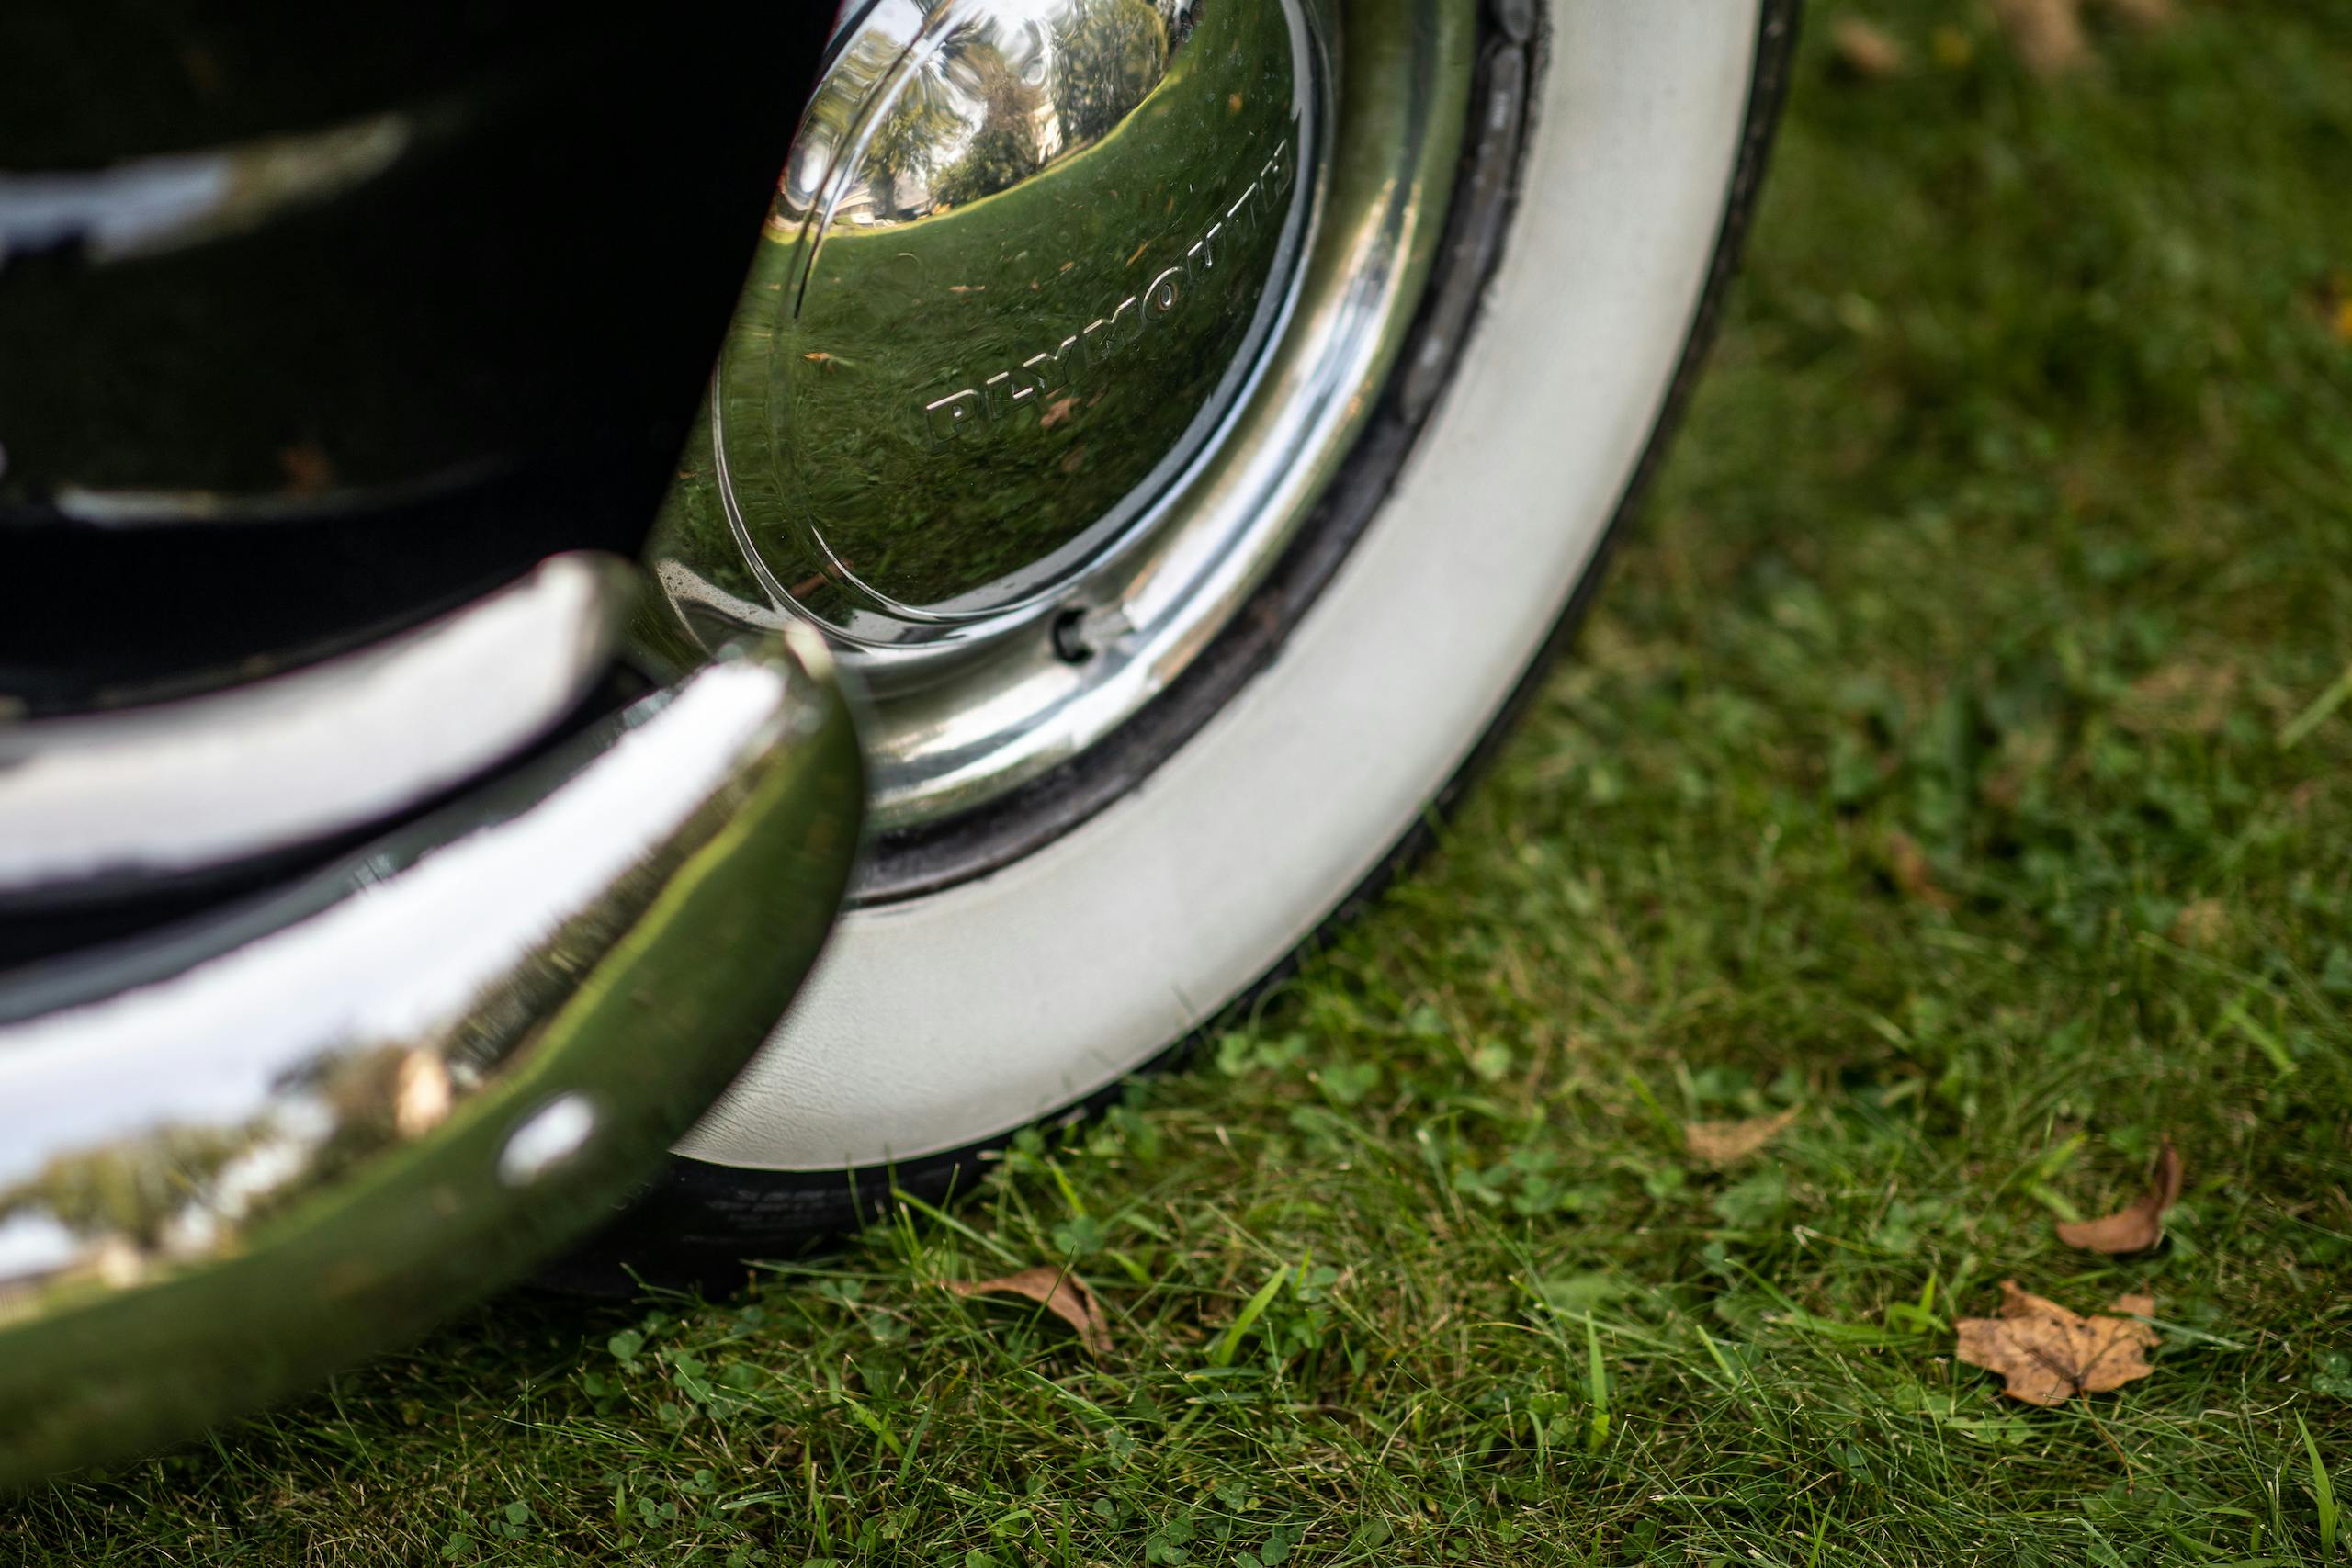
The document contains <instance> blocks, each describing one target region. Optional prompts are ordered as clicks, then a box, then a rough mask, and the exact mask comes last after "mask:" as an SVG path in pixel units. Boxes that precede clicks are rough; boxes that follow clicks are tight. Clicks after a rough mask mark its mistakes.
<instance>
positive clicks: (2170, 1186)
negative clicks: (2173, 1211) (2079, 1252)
mask: <svg viewBox="0 0 2352 1568" xmlns="http://www.w3.org/2000/svg"><path fill="white" fill-rule="evenodd" d="M2179 1197H2180V1155H2179V1154H2178V1152H2177V1151H2176V1150H2175V1149H2174V1148H2173V1146H2172V1140H2171V1139H2170V1138H2166V1139H2165V1146H2164V1147H2163V1148H2162V1149H2161V1150H2159V1151H2158V1152H2157V1155H2156V1168H2155V1170H2154V1173H2152V1174H2151V1175H2150V1177H2149V1179H2148V1190H2147V1192H2146V1194H2145V1195H2144V1196H2143V1197H2142V1198H2141V1200H2140V1201H2138V1202H2136V1203H2134V1204H2132V1205H2131V1207H2130V1208H2128V1209H2122V1210H2119V1211H2117V1212H2116V1213H2112V1214H2109V1215H2108V1216H2107V1217H2105V1218H2104V1219H2098V1220H2083V1221H2080V1222H2078V1223H2076V1224H2066V1223H2065V1222H2064V1221H2063V1220H2062V1221H2060V1222H2059V1225H2058V1239H2059V1240H2060V1241H2063V1242H2064V1243H2065V1244H2066V1245H2067V1246H2068V1247H2081V1248H2082V1249H2083V1250H2084V1251H2086V1252H2145V1251H2147V1250H2148V1248H2150V1247H2154V1246H2155V1245H2156V1243H2158V1242H2160V1241H2162V1240H2164V1238H2165V1210H2166V1209H2169V1208H2171V1207H2172V1206H2173V1204H2174V1202H2175V1201H2177V1200H2178V1199H2179Z"/></svg>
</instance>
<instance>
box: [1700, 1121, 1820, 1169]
mask: <svg viewBox="0 0 2352 1568" xmlns="http://www.w3.org/2000/svg"><path fill="white" fill-rule="evenodd" d="M1803 1110H1804V1107H1802V1106H1795V1105H1792V1106H1791V1107H1789V1109H1787V1110H1786V1111H1781V1113H1780V1114H1779V1115H1777V1116H1752V1117H1750V1118H1748V1119H1747V1121H1745V1122H1684V1123H1682V1146H1683V1147H1684V1148H1686V1149H1688V1150H1689V1151H1690V1152H1691V1158H1692V1159H1695V1160H1697V1161H1698V1162H1699V1163H1700V1164H1702V1165H1711V1166H1713V1167H1714V1168H1717V1169H1718V1170H1720V1169H1722V1168H1724V1166H1727V1165H1737V1164H1738V1163H1739V1162H1740V1161H1741V1160H1744V1159H1746V1158H1747V1156H1750V1155H1752V1154H1754V1153H1756V1152H1757V1151H1758V1149H1761V1148H1762V1147H1763V1146H1764V1145H1767V1144H1769V1143H1770V1142H1771V1141H1772V1140H1773V1139H1775V1138H1777V1137H1779V1136H1780V1135H1781V1134H1782V1133H1783V1132H1786V1131H1787V1130H1788V1126H1789V1123H1791V1122H1794V1121H1795V1120H1796V1119H1797V1116H1798V1114H1799V1113H1800V1112H1801V1111H1803Z"/></svg>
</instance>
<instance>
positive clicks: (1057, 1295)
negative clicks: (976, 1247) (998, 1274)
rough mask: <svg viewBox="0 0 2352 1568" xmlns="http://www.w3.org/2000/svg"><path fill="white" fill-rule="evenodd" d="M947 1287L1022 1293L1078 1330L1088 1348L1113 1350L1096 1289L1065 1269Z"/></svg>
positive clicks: (969, 1292)
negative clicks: (1095, 1301) (1089, 1288)
mask: <svg viewBox="0 0 2352 1568" xmlns="http://www.w3.org/2000/svg"><path fill="white" fill-rule="evenodd" d="M947 1288H948V1289H949V1290H951V1291H953V1292H956V1294H957V1295H959V1296H1020V1297H1022V1298H1023V1300H1026V1301H1033V1302H1035V1303H1037V1304H1038V1305H1039V1306H1042V1307H1044V1308H1045V1309H1046V1311H1047V1312H1049V1313H1052V1314H1054V1315H1055V1316H1056V1317H1058V1318H1060V1319H1061V1320H1062V1321H1063V1322H1064V1323H1067V1324H1069V1325H1070V1326H1071V1327H1072V1328H1075V1329H1076V1330H1078V1341H1079V1343H1080V1344H1081V1345H1083V1346H1085V1347H1086V1348H1087V1349H1089V1350H1091V1351H1092V1352H1093V1353H1094V1354H1095V1355H1097V1356H1101V1355H1106V1354H1108V1353H1109V1351H1110V1348H1111V1325H1109V1324H1107V1323H1105V1322H1104V1321H1103V1314H1102V1311H1101V1310H1100V1309H1099V1308H1097V1307H1096V1306H1095V1304H1094V1292H1091V1291H1090V1290H1088V1289H1087V1288H1086V1286H1085V1285H1084V1283H1082V1282H1081V1281H1080V1280H1079V1279H1078V1278H1077V1277H1076V1276H1074V1275H1072V1274H1069V1273H1068V1272H1066V1271H1065V1270H1063V1269H1023V1270H1022V1271H1021V1272H1020V1273H1018V1274H1007V1275H1006V1276H1005V1277H1004V1278H1003V1279H1001V1280H981V1281H980V1282H979V1283H978V1284H971V1283H967V1281H965V1280H949V1281H948V1282H947Z"/></svg>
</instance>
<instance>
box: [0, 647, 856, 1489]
mask: <svg viewBox="0 0 2352 1568" xmlns="http://www.w3.org/2000/svg"><path fill="white" fill-rule="evenodd" d="M786 642H789V644H790V648H789V649H787V647H786ZM829 664H830V659H829V656H828V655H827V653H826V652H825V650H824V649H823V648H822V646H821V644H820V641H819V639H818V638H817V637H815V635H814V634H813V633H811V632H809V631H808V630H807V629H805V628H797V629H796V631H795V632H794V633H793V634H792V636H791V637H790V638H788V639H786V641H779V640H777V639H775V638H769V639H765V640H763V641H761V642H759V643H756V644H749V645H737V646H735V647H733V648H730V649H729V650H728V651H726V652H725V653H723V654H722V655H721V656H720V657H719V658H718V660H715V661H714V662H713V663H711V664H710V665H708V666H707V667H706V668H705V669H703V670H701V671H697V672H696V673H695V674H694V675H692V676H690V677H689V678H687V679H686V680H685V681H684V682H682V683H681V684H679V685H678V686H676V687H675V688H674V689H672V690H669V691H665V692H662V693H660V694H656V695H654V696H652V697H650V698H648V699H646V700H645V701H643V702H641V703H639V705H636V706H635V707H633V708H631V709H629V710H628V711H627V712H626V713H624V714H621V715H619V716H616V717H615V718H614V719H612V720H609V721H607V722H605V724H603V725H601V726H600V727H598V728H594V729H592V730H590V731H589V732H587V733H584V734H583V735H582V736H580V737H578V738H575V739H572V740H570V741H567V742H565V743H564V744H563V745H562V746H560V747H559V748H558V749H557V750H555V751H553V752H552V753H550V754H549V755H548V756H547V757H544V758H542V759H539V760H537V761H534V762H533V763H531V764H529V765H528V766H527V767H526V768H525V769H523V770H521V771H520V772H518V773H516V774H515V775H514V776H512V777H510V778H508V779H507V780H505V781H503V782H502V783H501V784H498V785H496V786H493V787H492V788H491V789H490V790H488V791H486V792H485V793H483V794H482V795H479V796H477V797H475V798H471V799H469V800H467V801H465V802H464V803H462V804H461V805H458V806H456V807H448V808H445V809H444V810H442V811H440V812H439V813H437V814H435V815H434V816H431V817H429V818H425V819H424V821H423V822H421V823H419V824H417V825H415V826H413V827H412V828H411V829H406V830H404V831H402V832H401V833H400V834H399V835H397V836H395V837H394V838H392V839H390V840H387V841H385V842H383V843H380V844H379V845H377V846H374V847H373V848H371V849H369V850H368V851H367V852H364V853H361V854H359V855H356V856H355V857H354V858H352V859H350V860H348V861H346V862H345V863H342V864H340V865H338V866H336V867H334V868H333V869H331V870H329V871H327V872H324V873H322V874H319V875H317V876H314V877H312V878H311V879H309V880H307V881H305V882H303V883H301V884H300V885H298V886H293V887H290V888H288V889H287V890H286V891H284V892H282V893H280V894H277V895H273V896H272V897H269V898H268V899H266V901H264V902H260V903H257V904H253V905H248V906H244V907H243V908H238V909H234V910H231V911H228V912H226V913H224V914H222V915H220V916H218V917H216V918H213V919H209V920H208V921H205V922H201V923H198V924H197V925H195V926H193V927H190V928H185V929H181V930H177V931H164V932H162V933H159V934H157V935H155V936H153V937H152V938H146V939H141V940H140V941H138V942H134V943H131V944H128V945H125V946H121V947H118V948H114V949H109V950H104V951H101V952H99V953H94V954H90V955H88V956H86V957H84V958H80V959H77V960H74V961H72V962H71V963H70V964H62V965H59V966H57V967H56V968H55V969H54V970H53V971H51V972H43V971H40V970H33V971H29V972H26V973H24V974H22V975H20V976H17V977H16V978H14V979H12V980H8V981H5V982H0V1487H5V1486H6V1485H9V1484H14V1483H22V1482H24V1481H26V1480H28V1479H29V1478H31V1477H34V1476H37V1475H40V1474H42V1473H46V1472H51V1471H53V1470H56V1469H58V1468H61V1467H63V1466H65V1465H69V1464H72V1463H74V1462H78V1461H82V1460H84V1459H86V1458H90V1457H94V1456H97V1455H102V1454H106V1453H110V1452H118V1451H120V1450H124V1449H128V1448H134V1447H136V1446H138V1445H141V1444H148V1443H153V1442H155V1441H159V1440H162V1439H164V1438H171V1437H176V1436H181V1435H185V1434H186V1433H187V1432H188V1431H191V1430H193V1429H194V1428H195V1427H197V1426H198V1425H200V1424H201V1423H203V1422H205V1421H209V1420H211V1419H213V1418H215V1417H217V1416H221V1415H223V1414H227V1413H230V1412H232V1411H233V1410H236V1409H239V1408H243V1407H248V1406H250V1405H252V1404H256V1403H258V1402H260V1401H262V1400H264V1399H266V1398H269V1397H271V1396H273V1395H275V1394H277V1393H281V1392H284V1391H287V1390H288V1389H291V1388H295V1387H299V1386H300V1385H301V1384H303V1383H304V1382H307V1381H310V1380H313V1379H315V1378H317V1377H319V1376H321V1375H323V1374H324V1373H325V1372H326V1371H331V1370H333V1369H334V1367H336V1366H337V1365H340V1364H343V1363H345V1362H347V1361H349V1360H350V1359H354V1358H356V1357H357V1356H359V1355H361V1354H363V1353H365V1352H367V1351H368V1350H370V1349H373V1348H379V1347H380V1346H381V1345H382V1344H383V1343H385V1342H386V1341H387V1340H389V1339H391V1338H394V1337H398V1336H400V1335H402V1334H405V1333H408V1332H411V1331H413V1330H414V1329H415V1328H417V1327H420V1326H422V1325H424V1324H425V1323H427V1322H429V1321H430V1320H431V1319H433V1318H434V1317H436V1316H438V1315H441V1314H444V1313H446V1312H447V1311H449V1310H451V1309H452V1308H454V1307H455V1306H457V1305H458V1304H461V1303H463V1302H464V1301H466V1300H467V1299H469V1298H471V1297H473V1296H475V1295H478V1294H480V1293H481V1292H484V1291H486V1290H488V1289H490V1288H491V1287H492V1286H494V1285H496V1284H498V1283H500V1282H502V1281H503V1280H507V1279H511V1278H512V1277H513V1276H514V1275H515V1273H516V1272H518V1271H519V1270H520V1269H525V1268H527V1267H528V1266H530V1265H531V1264H532V1263H533V1262H534V1261H536V1260H537V1259H539V1258H544V1257H545V1256H546V1255H547V1254H548V1252H550V1251H551V1250H552V1249H554V1248H555V1247H559V1246H560V1245H561V1244H562V1243H563V1242H565V1241H567V1240H569V1239H571V1237H572V1236H573V1235H576V1234H577V1233H578V1232H579V1231H580V1230H582V1229H583V1228H585V1227H587V1226H588V1225H590V1224H594V1222H595V1221H596V1220H597V1219H598V1218H599V1217H601V1216H604V1215H606V1214H608V1213H610V1212H611V1208H612V1205H613V1204H614V1203H615V1201H616V1200H618V1199H619V1198H621V1197H622V1196H624V1195H625V1194H626V1192H627V1190H628V1185H629V1184H630V1183H631V1182H633V1181H636V1180H638V1179H640V1178H642V1177H643V1176H644V1175H645V1174H646V1173H647V1172H648V1171H649V1170H650V1168H652V1167H653V1165H654V1164H655V1163H656V1162H657V1161H658V1159H659V1157H660V1156H661V1153H662V1149H663V1147H664V1146H665V1145H667V1143H668V1142H669V1140H671V1139H672V1138H673V1137H674V1136H675V1135H676V1134H678V1133H679V1132H680V1131H681V1130H682V1129H683V1128H684V1126H685V1125H686V1123H687V1122H689V1121H691V1120H692V1118H693V1117H694V1116H695V1114H696V1113H697V1112H699V1111H701V1110H702V1109H703V1107H704V1106H705V1105H706V1104H707V1102H708V1101H709V1100H710V1099H711V1097H712V1096H713V1095H715V1094H716V1093H717V1092H718V1089H720V1088H721V1087H722V1086H723V1085H724V1084H725V1083H726V1082H727V1080H728V1078H729V1077H730V1076H731V1075H732V1074H733V1073H734V1072H735V1070H736V1069H737V1068H738V1067H739V1066H741V1063H742V1062H743V1060H744V1059H745V1057H747V1056H748V1055H750V1053H751V1052H752V1048H753V1047H754V1046H755V1045H756V1044H757V1043H759V1040H760V1037H761V1035H762V1034H763V1032H764V1031H765V1030H766V1029H767V1028H768V1027H769V1025H771V1024H772V1023H773V1022H774V1021H775V1018H776V1017H777V1016H778V1014H780V1013H781V1012H782V1011H783V1010H784V1008H785V1006H786V1002H787V1001H788V1000H789V999H790V998H791V996H792V993H793V991H794V990H795V988H796V987H797V984H798V982H799V980H800V977H801V976H802V975H803V974H804V973H805V972H806V970H807V968H808V966H809V963H810V961H811V960H812V959H813V958H814V956H815V954H816V952H817V949H818V946H819V944H820V942H821V941H822V939H823V936H824V932H825V931H826V929H827V928H828V926H829V925H830V924H831V917H832V911H833V909H834V908H835V906H836V904H837V902H838V900H839V898H840V896H841V893H842V887H843V885H844V883H845V881H846V879H847V875H848V868H849V864H850V861H851V857H852V855H853V853H854V848H855V845H856V841H857V828H858V817H859V812H860V803H861V800H862V796H863V781H862V779H861V777H860V769H859V759H858V750H857V747H856V743H855V740H854V736H853V735H852V733H851V728H850V724H849V720H848V716H847V713H846V710H845V709H844V707H843V705H842V701H841V698H840V695H839V694H838V691H837V689H836V687H835V686H834V684H833V682H832V680H831V677H830V675H829V673H828V672H827V671H828V668H829Z"/></svg>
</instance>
